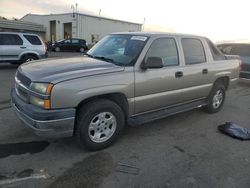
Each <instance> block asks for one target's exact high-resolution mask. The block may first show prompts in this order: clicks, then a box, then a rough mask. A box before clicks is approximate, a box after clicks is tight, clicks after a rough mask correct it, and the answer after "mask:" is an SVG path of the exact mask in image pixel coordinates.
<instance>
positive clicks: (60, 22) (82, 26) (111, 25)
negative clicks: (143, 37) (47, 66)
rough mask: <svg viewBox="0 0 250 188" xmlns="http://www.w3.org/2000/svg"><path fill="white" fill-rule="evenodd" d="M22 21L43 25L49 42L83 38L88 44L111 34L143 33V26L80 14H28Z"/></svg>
mask: <svg viewBox="0 0 250 188" xmlns="http://www.w3.org/2000/svg"><path fill="white" fill-rule="evenodd" d="M21 20H22V21H29V22H33V23H37V24H42V25H44V27H45V28H46V37H45V40H47V41H57V40H60V39H65V38H81V39H85V40H86V41H87V42H88V43H94V42H96V41H99V40H100V39H101V38H102V37H104V36H105V35H107V34H109V33H114V32H122V31H141V28H142V24H139V23H133V22H127V21H121V20H115V19H110V18H104V17H98V16H91V15H87V14H80V13H74V14H72V13H65V14H49V15H36V14H27V15H25V16H24V17H23V18H21Z"/></svg>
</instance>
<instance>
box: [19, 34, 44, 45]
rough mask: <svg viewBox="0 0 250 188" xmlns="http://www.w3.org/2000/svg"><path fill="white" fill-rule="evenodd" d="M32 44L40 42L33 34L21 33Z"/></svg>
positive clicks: (39, 43)
mask: <svg viewBox="0 0 250 188" xmlns="http://www.w3.org/2000/svg"><path fill="white" fill-rule="evenodd" d="M23 36H24V37H25V38H26V39H27V40H28V41H29V42H30V44H32V45H41V44H42V42H41V41H40V39H39V38H38V37H37V36H35V35H23Z"/></svg>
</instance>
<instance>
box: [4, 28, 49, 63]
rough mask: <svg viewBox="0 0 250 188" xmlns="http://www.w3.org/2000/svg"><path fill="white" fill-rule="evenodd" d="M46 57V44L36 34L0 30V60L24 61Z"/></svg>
mask: <svg viewBox="0 0 250 188" xmlns="http://www.w3.org/2000/svg"><path fill="white" fill-rule="evenodd" d="M46 57H47V46H46V45H45V44H44V43H43V41H42V39H41V38H40V37H39V36H38V35H36V34H30V33H14V32H0V62H10V63H25V62H28V61H32V60H35V59H41V58H46Z"/></svg>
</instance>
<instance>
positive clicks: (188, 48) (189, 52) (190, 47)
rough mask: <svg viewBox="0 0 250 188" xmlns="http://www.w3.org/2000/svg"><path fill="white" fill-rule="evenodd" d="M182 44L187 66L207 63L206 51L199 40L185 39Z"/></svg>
mask: <svg viewBox="0 0 250 188" xmlns="http://www.w3.org/2000/svg"><path fill="white" fill-rule="evenodd" d="M181 43H182V47H183V52H184V57H185V62H186V65H191V64H197V63H204V62H206V56H205V51H204V48H203V45H202V43H201V41H200V40H199V39H191V38H183V39H182V40H181Z"/></svg>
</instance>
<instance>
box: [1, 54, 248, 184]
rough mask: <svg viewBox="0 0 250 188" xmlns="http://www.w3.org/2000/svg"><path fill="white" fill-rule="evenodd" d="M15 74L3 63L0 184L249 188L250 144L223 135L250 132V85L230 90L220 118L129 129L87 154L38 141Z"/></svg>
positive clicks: (183, 117) (193, 116)
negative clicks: (16, 98) (17, 93)
mask: <svg viewBox="0 0 250 188" xmlns="http://www.w3.org/2000/svg"><path fill="white" fill-rule="evenodd" d="M53 55H54V57H55V56H64V55H67V56H75V55H81V54H80V53H70V54H67V53H59V54H55V53H53ZM50 56H52V54H50ZM16 69H17V66H15V65H11V64H7V63H6V64H1V65H0V128H1V130H0V187H24V188H29V187H30V188H31V187H38V188H39V187H51V188H55V187H65V188H68V187H84V188H85V187H107V188H111V187H136V188H139V187H205V188H206V187H214V188H216V187H218V188H221V187H225V188H234V187H246V188H249V187H250V178H249V174H250V150H249V146H250V141H239V140H236V139H233V138H231V137H228V136H226V135H223V134H221V133H219V132H218V130H217V126H218V125H220V124H223V123H224V122H226V121H233V122H236V123H238V124H239V125H241V126H243V127H248V128H250V123H249V115H250V106H249V104H250V85H248V84H245V83H244V84H243V83H241V84H239V85H238V86H237V87H236V88H234V89H232V90H230V91H228V93H227V99H226V101H225V104H224V107H223V108H222V110H221V111H220V112H219V113H217V114H206V113H205V112H203V111H202V110H200V109H197V110H193V111H190V112H186V113H182V114H178V115H175V116H172V117H169V118H166V119H162V120H159V121H155V122H152V123H149V124H145V125H142V126H138V127H127V128H126V129H125V131H124V134H123V135H122V137H121V138H120V139H119V140H118V141H117V142H116V143H115V144H114V145H113V146H111V147H110V148H107V149H105V150H102V151H99V152H88V151H86V150H83V149H81V148H79V147H78V146H77V145H76V144H75V141H74V139H72V138H67V139H59V140H52V139H51V140H46V139H43V138H39V137H37V136H35V135H34V134H33V133H32V132H31V131H30V130H29V129H28V128H27V127H25V126H24V125H23V124H22V123H21V122H20V121H19V120H18V119H17V118H16V116H15V114H14V112H13V111H12V109H11V106H10V96H9V93H10V89H11V87H12V85H13V82H14V74H15V71H16Z"/></svg>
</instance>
